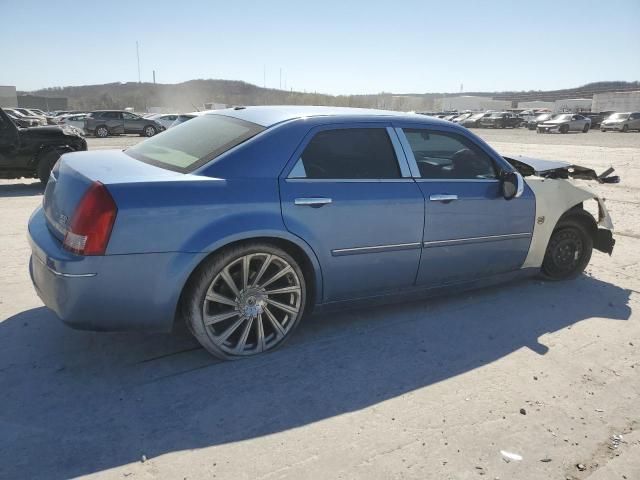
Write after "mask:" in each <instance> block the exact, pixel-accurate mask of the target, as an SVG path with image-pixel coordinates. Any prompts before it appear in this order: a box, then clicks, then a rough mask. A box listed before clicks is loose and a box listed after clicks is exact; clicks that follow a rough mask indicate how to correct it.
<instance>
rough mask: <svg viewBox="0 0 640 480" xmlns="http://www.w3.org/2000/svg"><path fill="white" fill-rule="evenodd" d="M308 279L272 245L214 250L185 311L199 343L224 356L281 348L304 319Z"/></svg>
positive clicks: (188, 293) (232, 357) (191, 287)
mask: <svg viewBox="0 0 640 480" xmlns="http://www.w3.org/2000/svg"><path fill="white" fill-rule="evenodd" d="M306 298H307V295H306V282H305V278H304V275H303V273H302V270H301V268H300V266H299V265H298V263H297V262H296V260H295V259H294V258H293V257H292V256H291V255H289V254H288V253H287V252H285V251H284V250H282V249H280V248H278V247H275V246H273V245H270V244H268V243H250V244H246V245H242V246H239V247H233V248H230V249H227V250H223V251H221V252H220V253H218V254H215V255H214V256H212V257H211V258H210V259H208V260H207V261H205V263H203V264H202V265H201V266H200V267H199V268H198V270H197V271H196V273H195V274H194V276H193V277H192V279H191V280H190V281H189V283H188V284H187V287H186V291H185V295H184V297H183V303H182V313H183V317H184V320H185V322H186V323H187V326H188V327H189V329H190V330H191V332H192V333H193V335H194V336H195V337H196V339H197V340H198V341H199V342H200V344H201V345H202V346H203V347H204V348H205V349H206V350H207V351H208V352H209V353H211V354H213V355H214V356H216V357H218V358H220V359H223V360H235V359H238V358H243V357H248V356H253V355H257V354H260V353H263V352H269V351H272V350H275V349H276V348H278V347H279V346H281V345H282V344H283V343H284V342H285V341H286V340H287V339H288V338H289V337H290V336H291V334H292V332H293V331H294V330H295V328H296V327H297V326H298V324H299V323H300V320H301V318H302V316H303V314H304V310H305V304H306V303H305V302H306Z"/></svg>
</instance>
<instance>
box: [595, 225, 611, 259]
mask: <svg viewBox="0 0 640 480" xmlns="http://www.w3.org/2000/svg"><path fill="white" fill-rule="evenodd" d="M615 244H616V241H615V240H614V239H613V233H612V232H611V230H607V229H606V228H599V229H598V232H597V233H596V237H595V239H594V242H593V248H595V249H596V250H600V251H601V252H604V253H608V254H609V255H611V253H612V252H613V246H614V245H615Z"/></svg>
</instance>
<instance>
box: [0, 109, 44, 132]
mask: <svg viewBox="0 0 640 480" xmlns="http://www.w3.org/2000/svg"><path fill="white" fill-rule="evenodd" d="M5 113H6V114H7V116H8V117H9V119H11V121H12V122H13V123H14V124H15V125H16V126H17V127H21V128H28V127H37V126H39V125H40V122H38V121H37V120H33V119H30V118H24V117H22V118H21V117H17V116H15V115H14V114H13V113H11V112H5Z"/></svg>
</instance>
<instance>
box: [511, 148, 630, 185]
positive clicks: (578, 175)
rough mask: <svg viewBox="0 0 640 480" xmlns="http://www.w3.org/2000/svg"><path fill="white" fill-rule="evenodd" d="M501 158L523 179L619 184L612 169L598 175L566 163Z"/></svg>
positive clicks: (584, 168) (521, 157)
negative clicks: (571, 179) (529, 177)
mask: <svg viewBox="0 0 640 480" xmlns="http://www.w3.org/2000/svg"><path fill="white" fill-rule="evenodd" d="M503 158H504V159H505V160H506V161H507V162H509V163H510V164H511V165H512V166H513V167H514V168H515V169H516V170H518V172H520V174H521V175H522V176H523V177H528V176H531V175H537V176H538V177H542V178H563V179H569V178H573V179H576V180H595V181H597V182H598V183H620V177H618V176H617V175H614V176H611V174H612V173H613V172H614V169H613V168H612V167H610V168H608V169H607V170H605V171H604V172H602V173H601V174H600V175H598V174H597V173H596V171H595V170H593V169H592V168H587V167H581V166H580V165H574V164H572V163H568V162H560V161H556V160H542V159H540V158H531V157H524V156H521V155H519V156H518V158H510V157H503Z"/></svg>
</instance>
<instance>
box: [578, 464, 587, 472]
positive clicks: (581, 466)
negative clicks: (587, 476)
mask: <svg viewBox="0 0 640 480" xmlns="http://www.w3.org/2000/svg"><path fill="white" fill-rule="evenodd" d="M576 468H577V469H578V470H580V471H581V472H584V471H585V470H586V469H587V466H586V465H585V464H584V463H578V464H577V465H576Z"/></svg>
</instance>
